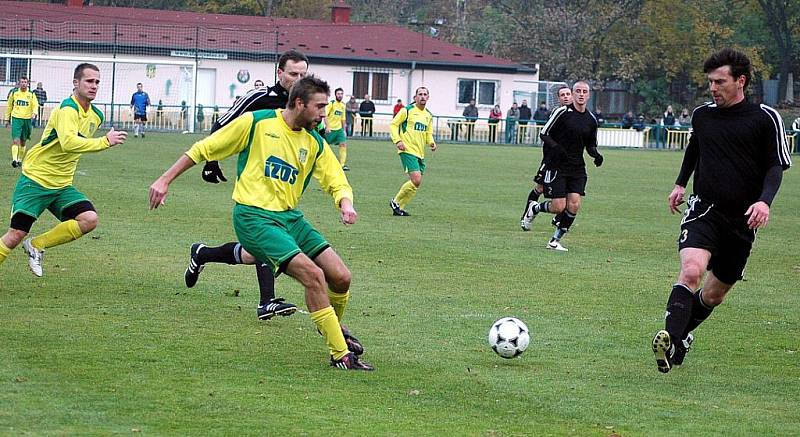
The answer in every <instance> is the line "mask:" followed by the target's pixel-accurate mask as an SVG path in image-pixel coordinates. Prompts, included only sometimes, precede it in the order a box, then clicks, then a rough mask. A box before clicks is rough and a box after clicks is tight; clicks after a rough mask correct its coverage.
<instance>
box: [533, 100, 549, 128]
mask: <svg viewBox="0 0 800 437" xmlns="http://www.w3.org/2000/svg"><path fill="white" fill-rule="evenodd" d="M549 118H550V111H548V110H547V102H544V101H542V103H540V104H539V107H538V108H536V112H534V113H533V121H534V122H536V124H545V123H547V120H548V119H549Z"/></svg>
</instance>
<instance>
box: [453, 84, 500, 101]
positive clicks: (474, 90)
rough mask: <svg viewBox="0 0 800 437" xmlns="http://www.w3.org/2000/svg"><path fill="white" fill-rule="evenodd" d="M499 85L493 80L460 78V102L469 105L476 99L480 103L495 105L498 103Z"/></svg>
mask: <svg viewBox="0 0 800 437" xmlns="http://www.w3.org/2000/svg"><path fill="white" fill-rule="evenodd" d="M497 86H498V83H497V82H495V81H493V80H477V79H459V80H458V103H460V104H463V105H468V104H469V101H470V100H473V99H475V101H476V102H477V103H478V104H479V105H487V106H494V105H495V104H497V101H496V96H497ZM476 94H477V96H476Z"/></svg>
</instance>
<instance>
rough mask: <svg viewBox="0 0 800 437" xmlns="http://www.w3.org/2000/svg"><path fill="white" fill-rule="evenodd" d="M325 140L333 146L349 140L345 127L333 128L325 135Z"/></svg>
mask: <svg viewBox="0 0 800 437" xmlns="http://www.w3.org/2000/svg"><path fill="white" fill-rule="evenodd" d="M325 141H327V142H328V144H330V145H331V146H338V145H339V144H344V143H346V142H347V136H346V135H345V134H344V129H337V130H332V131H330V132H328V134H327V135H325Z"/></svg>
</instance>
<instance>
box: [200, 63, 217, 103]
mask: <svg viewBox="0 0 800 437" xmlns="http://www.w3.org/2000/svg"><path fill="white" fill-rule="evenodd" d="M216 103H217V70H215V69H213V68H200V69H198V70H197V104H198V105H203V106H204V107H206V108H210V107H213V106H214V105H215V104H216Z"/></svg>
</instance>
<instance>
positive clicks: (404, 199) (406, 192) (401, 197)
mask: <svg viewBox="0 0 800 437" xmlns="http://www.w3.org/2000/svg"><path fill="white" fill-rule="evenodd" d="M416 195H417V187H416V186H414V184H413V183H412V182H411V181H406V183H404V184H403V186H401V187H400V191H398V192H397V195H395V196H394V200H395V202H397V204H398V205H400V208H403V209H405V208H406V205H408V203H409V202H411V199H413V198H414V196H416Z"/></svg>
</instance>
